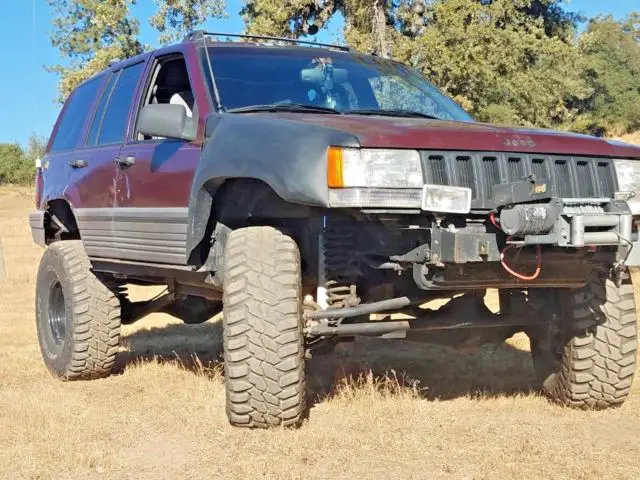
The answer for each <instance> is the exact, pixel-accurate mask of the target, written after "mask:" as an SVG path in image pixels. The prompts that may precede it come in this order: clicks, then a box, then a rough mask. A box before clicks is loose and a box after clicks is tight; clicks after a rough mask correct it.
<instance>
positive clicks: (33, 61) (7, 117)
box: [0, 0, 640, 143]
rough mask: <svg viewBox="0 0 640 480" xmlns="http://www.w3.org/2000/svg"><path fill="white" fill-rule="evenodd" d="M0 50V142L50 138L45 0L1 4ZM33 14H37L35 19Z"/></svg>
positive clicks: (585, 2)
mask: <svg viewBox="0 0 640 480" xmlns="http://www.w3.org/2000/svg"><path fill="white" fill-rule="evenodd" d="M227 2H228V5H227V11H228V12H229V14H230V15H229V18H228V19H225V20H212V21H210V22H208V24H207V25H206V28H207V29H208V30H216V31H224V32H228V33H240V32H242V29H243V23H242V20H241V18H240V17H239V15H238V13H237V12H238V11H239V9H240V6H241V4H242V0H227ZM567 4H568V8H569V9H570V10H573V11H578V12H581V13H584V14H585V15H587V16H595V15H598V14H613V15H615V16H616V17H622V16H624V15H625V14H627V13H628V12H630V11H631V10H633V9H634V5H636V9H637V8H639V7H640V6H639V5H638V4H637V3H636V0H607V1H606V2H603V1H602V0H572V1H570V2H567ZM0 8H1V11H2V14H1V15H0V45H3V46H4V48H3V50H4V55H3V60H4V67H3V68H2V69H1V70H0V92H2V95H1V97H2V107H1V108H0V143H3V142H19V143H25V142H26V140H27V139H28V137H29V135H30V134H31V133H32V132H35V133H38V134H40V135H44V136H48V135H49V133H50V131H51V127H52V125H53V123H54V121H55V119H56V116H57V114H58V110H59V106H58V105H57V104H56V102H55V99H56V97H57V93H56V83H57V78H56V76H55V75H54V74H52V73H48V72H46V71H45V69H44V66H45V65H53V64H55V63H57V61H58V57H57V51H56V50H55V49H53V48H52V47H51V45H50V44H49V32H50V30H51V12H50V10H49V7H48V5H47V1H46V0H0ZM153 10H154V2H153V1H152V0H138V2H137V5H135V6H134V7H133V10H132V13H133V14H134V15H135V17H136V18H138V19H139V20H140V38H141V41H142V42H143V43H145V44H149V45H157V40H156V37H157V32H156V31H155V30H154V29H153V28H151V27H150V26H149V23H148V19H149V18H150V16H151V15H152V14H153ZM34 11H35V14H34ZM339 30H340V21H339V20H336V21H333V22H331V24H330V25H329V28H328V29H327V31H323V32H321V33H320V34H319V35H318V37H319V39H321V40H322V41H331V40H334V39H335V38H336V35H337V33H336V32H338V31H339Z"/></svg>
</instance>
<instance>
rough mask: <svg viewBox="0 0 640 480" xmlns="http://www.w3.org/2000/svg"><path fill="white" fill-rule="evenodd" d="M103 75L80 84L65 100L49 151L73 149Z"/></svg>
mask: <svg viewBox="0 0 640 480" xmlns="http://www.w3.org/2000/svg"><path fill="white" fill-rule="evenodd" d="M102 80H103V77H98V78H94V79H92V80H89V81H88V82H86V83H84V84H82V85H80V86H79V87H78V88H77V89H76V90H75V91H74V92H73V93H72V94H71V97H70V98H69V99H68V100H67V105H66V108H65V109H64V112H63V113H62V118H61V119H60V124H59V125H58V130H57V132H56V136H55V138H54V139H53V143H52V145H51V153H57V152H63V151H65V150H73V149H74V148H75V147H76V145H77V144H78V141H79V140H80V134H81V133H82V127H83V126H84V123H85V118H86V116H87V114H88V113H89V108H90V107H91V103H92V102H93V99H94V98H95V96H96V93H97V92H98V87H100V83H101V82H102Z"/></svg>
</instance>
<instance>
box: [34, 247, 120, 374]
mask: <svg viewBox="0 0 640 480" xmlns="http://www.w3.org/2000/svg"><path fill="white" fill-rule="evenodd" d="M36 326H37V330H38V341H39V343H40V351H41V353H42V358H43V359H44V363H45V364H46V366H47V368H48V369H49V371H50V372H51V373H52V374H53V375H54V376H56V377H58V378H60V379H61V380H89V379H95V378H102V377H106V376H108V375H109V374H110V373H111V370H112V368H113V365H114V363H115V359H116V353H117V351H118V344H119V339H120V302H119V300H118V297H117V296H116V295H115V294H114V293H113V292H112V291H111V289H109V288H108V286H107V285H106V284H105V282H104V281H103V280H101V279H100V278H99V277H98V276H96V274H95V273H93V272H92V271H91V263H90V262H89V258H88V257H87V255H86V253H85V251H84V248H83V246H82V242H81V241H79V240H65V241H60V242H56V243H54V244H52V245H51V246H49V248H47V250H46V251H45V252H44V254H43V256H42V259H41V261H40V268H39V270H38V279H37V283H36Z"/></svg>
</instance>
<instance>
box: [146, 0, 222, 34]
mask: <svg viewBox="0 0 640 480" xmlns="http://www.w3.org/2000/svg"><path fill="white" fill-rule="evenodd" d="M155 2H156V5H157V10H156V13H155V15H154V16H153V17H151V19H150V20H149V23H150V24H151V26H152V27H154V28H156V29H157V30H158V31H159V32H160V38H159V40H160V43H162V44H168V43H173V42H176V41H179V40H182V38H183V37H184V36H185V35H186V34H187V33H189V32H192V31H194V30H196V29H197V28H198V27H199V26H201V25H202V24H204V23H205V22H206V21H207V20H208V19H210V18H224V17H225V16H226V14H225V2H224V0H155Z"/></svg>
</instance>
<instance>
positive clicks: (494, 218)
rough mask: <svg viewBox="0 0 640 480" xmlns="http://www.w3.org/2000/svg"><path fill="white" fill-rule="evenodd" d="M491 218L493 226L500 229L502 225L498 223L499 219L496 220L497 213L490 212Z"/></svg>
mask: <svg viewBox="0 0 640 480" xmlns="http://www.w3.org/2000/svg"><path fill="white" fill-rule="evenodd" d="M489 220H490V221H491V223H493V226H494V227H496V228H498V229H500V225H498V221H497V220H496V214H495V213H493V212H490V213H489Z"/></svg>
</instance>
